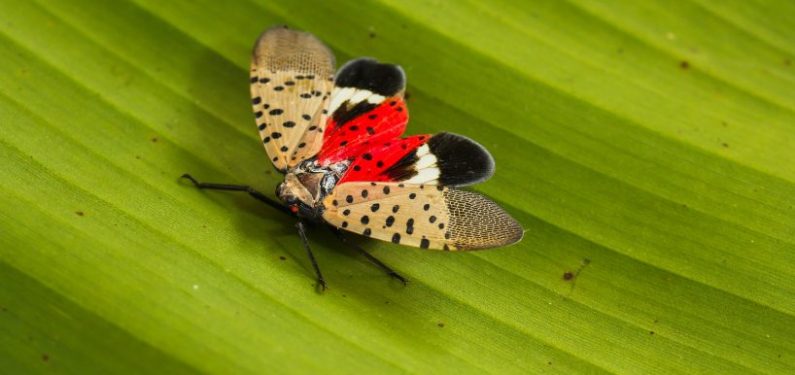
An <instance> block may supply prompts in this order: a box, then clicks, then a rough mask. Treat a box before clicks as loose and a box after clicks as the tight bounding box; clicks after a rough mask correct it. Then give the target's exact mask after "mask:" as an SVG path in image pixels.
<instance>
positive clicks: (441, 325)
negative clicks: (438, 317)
mask: <svg viewBox="0 0 795 375" xmlns="http://www.w3.org/2000/svg"><path fill="white" fill-rule="evenodd" d="M436 325H437V326H439V328H444V323H442V322H439V323H436Z"/></svg>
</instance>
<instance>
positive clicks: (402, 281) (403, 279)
mask: <svg viewBox="0 0 795 375" xmlns="http://www.w3.org/2000/svg"><path fill="white" fill-rule="evenodd" d="M388 275H389V276H391V277H392V278H393V279H395V280H397V281H400V282H401V283H403V286H406V284H407V283H408V281H406V278H405V277H403V276H400V274H399V273H397V272H390V273H389V274H388Z"/></svg>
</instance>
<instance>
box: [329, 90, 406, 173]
mask: <svg viewBox="0 0 795 375" xmlns="http://www.w3.org/2000/svg"><path fill="white" fill-rule="evenodd" d="M408 121H409V116H408V111H407V110H406V103H404V102H403V100H402V99H401V98H397V97H393V98H386V99H384V101H383V102H381V103H380V104H379V105H378V106H376V107H375V108H373V109H371V110H369V111H367V112H364V113H362V114H360V115H358V116H356V117H355V118H353V119H351V120H349V121H346V122H344V123H341V124H338V123H337V122H336V121H335V120H334V118H333V117H329V120H328V123H327V125H326V130H325V132H324V134H323V147H322V148H321V149H320V152H319V153H318V161H319V162H320V164H321V165H328V164H331V163H334V162H338V161H342V160H352V159H354V158H355V157H356V156H358V155H361V154H364V153H365V152H366V151H370V152H373V145H379V144H383V143H385V142H388V141H390V140H393V139H396V138H397V137H400V135H401V134H403V131H405V130H406V123H407V122H408ZM376 147H378V146H376Z"/></svg>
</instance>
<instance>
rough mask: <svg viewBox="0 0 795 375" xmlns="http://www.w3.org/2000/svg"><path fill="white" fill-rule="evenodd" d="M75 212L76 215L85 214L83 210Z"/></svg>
mask: <svg viewBox="0 0 795 375" xmlns="http://www.w3.org/2000/svg"><path fill="white" fill-rule="evenodd" d="M75 214H76V215H77V216H84V215H85V212H83V211H75Z"/></svg>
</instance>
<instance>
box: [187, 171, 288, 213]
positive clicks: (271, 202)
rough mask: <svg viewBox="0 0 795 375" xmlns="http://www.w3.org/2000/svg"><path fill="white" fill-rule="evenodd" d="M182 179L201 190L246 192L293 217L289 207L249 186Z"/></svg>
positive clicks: (190, 177)
mask: <svg viewBox="0 0 795 375" xmlns="http://www.w3.org/2000/svg"><path fill="white" fill-rule="evenodd" d="M181 178H187V179H188V180H190V182H192V183H193V185H194V186H196V187H197V188H199V189H210V190H227V191H244V192H246V193H248V194H249V195H251V196H252V197H254V199H257V200H259V201H261V202H264V203H265V204H267V205H269V206H271V207H273V208H275V209H277V210H280V211H283V212H285V213H287V214H288V215H290V216H293V213H292V212H290V210H289V209H288V208H287V207H285V206H284V205H282V204H281V203H279V202H277V201H275V200H273V199H271V198H269V197H267V196H266V195H265V194H262V193H260V192H258V191H256V190H254V189H253V188H252V187H250V186H248V185H229V184H215V183H211V182H199V181H196V179H195V178H193V176H191V175H189V174H187V173H185V174H183V175H182V176H181Z"/></svg>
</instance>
